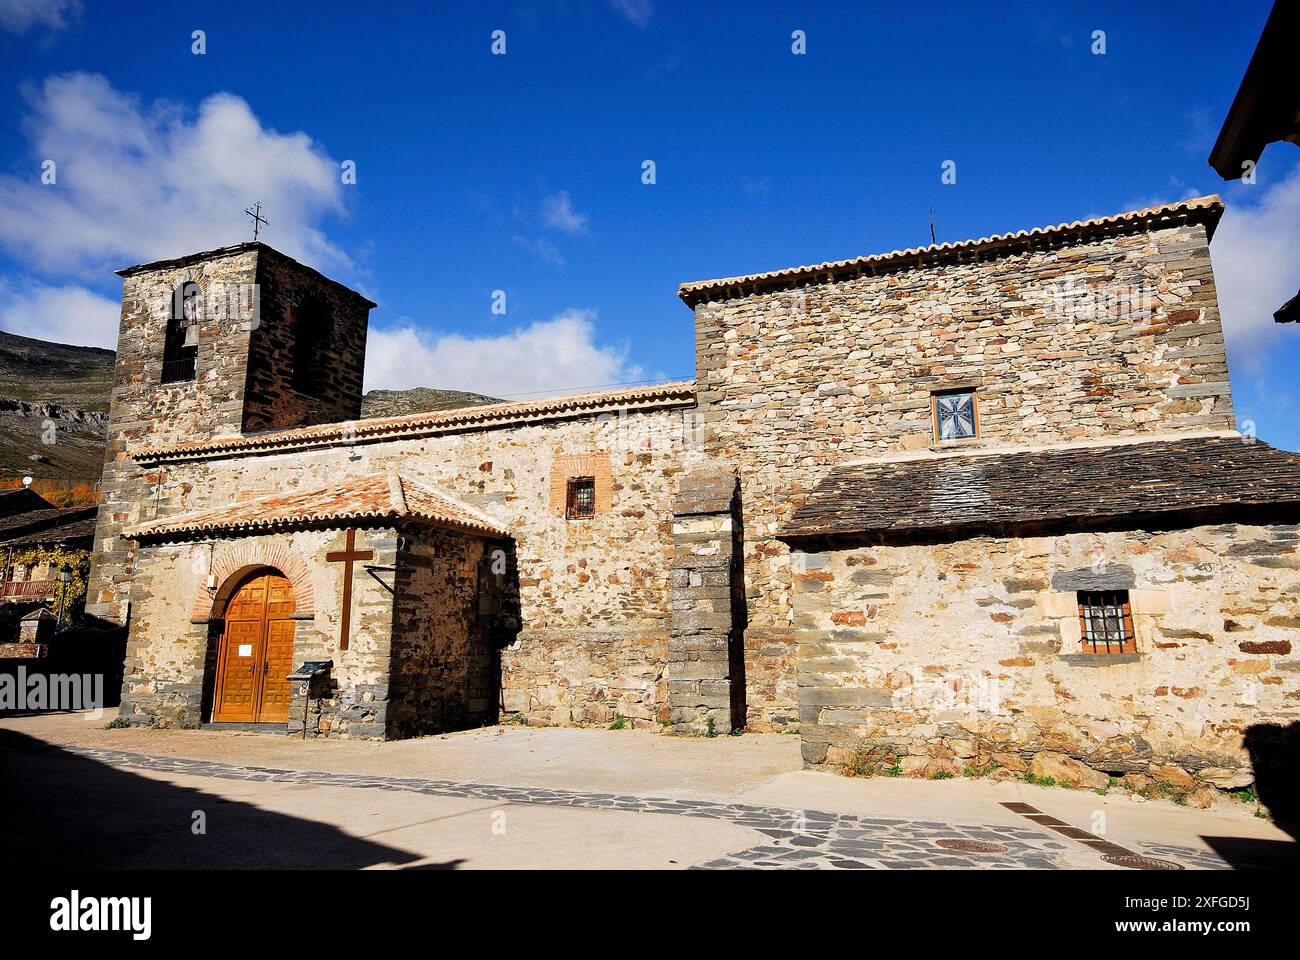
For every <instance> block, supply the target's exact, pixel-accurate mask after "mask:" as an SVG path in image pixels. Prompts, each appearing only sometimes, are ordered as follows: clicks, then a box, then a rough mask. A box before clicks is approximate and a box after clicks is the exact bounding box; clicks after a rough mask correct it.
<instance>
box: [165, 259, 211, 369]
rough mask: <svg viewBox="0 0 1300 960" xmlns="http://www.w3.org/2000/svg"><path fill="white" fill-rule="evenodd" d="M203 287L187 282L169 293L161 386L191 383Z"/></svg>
mask: <svg viewBox="0 0 1300 960" xmlns="http://www.w3.org/2000/svg"><path fill="white" fill-rule="evenodd" d="M202 297H203V288H202V287H200V286H199V285H198V284H197V283H195V282H194V281H193V280H187V281H186V282H184V283H182V284H180V285H179V286H177V287H176V289H175V291H174V292H173V293H172V308H171V311H170V317H169V319H168V321H167V334H166V338H165V339H164V340H163V368H162V382H163V383H181V382H184V381H186V380H193V379H194V373H195V368H196V366H197V362H198V358H199V320H200V319H201V318H200V316H199V314H200V311H201V309H202Z"/></svg>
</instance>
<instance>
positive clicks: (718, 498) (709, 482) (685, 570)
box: [668, 468, 745, 735]
mask: <svg viewBox="0 0 1300 960" xmlns="http://www.w3.org/2000/svg"><path fill="white" fill-rule="evenodd" d="M736 487H737V484H736V476H735V474H732V473H726V472H724V471H719V470H716V469H713V468H704V469H700V470H696V471H694V472H692V473H690V474H688V475H686V476H684V477H683V478H682V481H681V484H680V486H679V489H678V493H677V499H676V501H675V503H674V518H673V543H674V555H673V564H672V600H673V619H672V632H671V633H670V635H669V639H668V702H669V705H670V706H671V708H672V714H671V717H670V719H671V722H672V727H673V730H674V731H675V732H678V733H704V734H714V735H716V734H719V733H730V732H731V731H732V730H733V729H739V728H742V727H744V726H745V705H744V689H745V678H744V674H743V672H742V670H741V666H742V663H741V661H740V660H739V658H740V657H741V656H742V654H741V650H740V645H741V643H742V639H741V638H742V636H743V633H744V628H745V614H744V593H743V572H742V571H741V570H740V566H739V564H740V549H741V546H742V545H741V542H740V540H739V524H738V523H737V522H736V521H737V514H738V507H739V500H738V497H737V493H736Z"/></svg>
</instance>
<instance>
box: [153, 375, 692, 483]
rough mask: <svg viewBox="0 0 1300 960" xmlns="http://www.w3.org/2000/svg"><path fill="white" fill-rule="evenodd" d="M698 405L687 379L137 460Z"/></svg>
mask: <svg viewBox="0 0 1300 960" xmlns="http://www.w3.org/2000/svg"><path fill="white" fill-rule="evenodd" d="M694 403H695V382H694V381H693V380H685V381H680V382H675V383H664V384H660V385H659V386H655V387H631V388H627V389H623V390H607V391H605V392H603V393H580V394H577V395H574V396H568V397H551V398H549V399H546V400H529V401H524V402H514V403H492V404H486V405H484V406H478V407H460V408H458V409H456V410H437V411H433V412H429V413H410V414H404V415H403V416H400V417H378V418H375V419H371V420H352V421H348V422H345V423H325V424H320V425H319V426H315V427H299V428H296V429H293V430H277V431H274V432H269V433H260V434H252V435H248V436H232V437H216V438H214V439H212V440H197V441H192V442H189V443H178V444H174V445H172V446H166V447H156V448H154V449H152V450H144V451H141V452H140V453H138V454H137V455H136V459H137V460H140V461H143V462H150V463H156V462H161V461H172V460H189V459H202V458H206V457H211V456H218V455H222V454H232V453H260V452H271V451H279V450H287V449H301V448H304V447H329V446H336V445H341V444H342V445H346V444H353V443H374V442H376V441H380V440H396V439H402V438H407V437H419V436H428V435H431V434H438V433H454V432H459V431H464V430H480V429H486V428H490V427H501V426H509V425H512V424H519V423H534V422H539V421H545V420H563V419H572V418H574V417H585V416H593V415H596V414H600V413H614V412H617V411H619V410H630V411H635V410H651V409H655V408H658V407H667V406H690V405H692V404H694Z"/></svg>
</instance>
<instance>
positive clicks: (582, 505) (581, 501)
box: [565, 477, 596, 520]
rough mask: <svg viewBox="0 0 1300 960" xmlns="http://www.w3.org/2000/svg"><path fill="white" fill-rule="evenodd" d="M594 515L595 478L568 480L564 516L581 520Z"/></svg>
mask: <svg viewBox="0 0 1300 960" xmlns="http://www.w3.org/2000/svg"><path fill="white" fill-rule="evenodd" d="M595 515H596V478H595V477H573V478H571V479H570V480H569V496H568V509H567V510H566V511H565V516H566V517H568V518H569V519H570V520H581V519H583V518H585V517H594V516H595Z"/></svg>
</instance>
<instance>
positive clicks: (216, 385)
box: [89, 197, 1300, 785]
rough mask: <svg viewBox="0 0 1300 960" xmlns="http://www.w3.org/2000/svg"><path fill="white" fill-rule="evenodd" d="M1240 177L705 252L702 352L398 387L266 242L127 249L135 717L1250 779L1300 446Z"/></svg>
mask: <svg viewBox="0 0 1300 960" xmlns="http://www.w3.org/2000/svg"><path fill="white" fill-rule="evenodd" d="M1222 211H1223V206H1222V203H1221V202H1220V200H1219V199H1218V198H1217V197H1205V198H1201V199H1194V200H1187V201H1183V202H1179V203H1172V204H1168V205H1164V206H1159V207H1153V208H1150V209H1146V210H1140V211H1134V212H1129V213H1124V214H1119V215H1116V216H1110V217H1103V218H1097V219H1092V220H1085V221H1076V222H1072V223H1065V224H1060V225H1058V226H1051V227H1043V228H1038V229H1034V230H1029V231H1020V232H1017V233H1007V234H1001V235H996V236H989V237H984V238H981V239H977V240H968V241H964V242H960V243H944V244H938V245H932V246H929V247H923V248H919V249H909V250H901V251H895V252H892V253H884V254H878V255H872V256H862V257H856V258H853V259H849V260H842V261H837V262H832V263H822V264H817V265H813V266H805V267H794V268H790V269H784V270H777V271H773V272H770V273H759V274H753V275H747V276H739V277H729V278H725V279H719V280H708V281H701V282H693V283H686V284H683V285H682V287H681V288H680V290H679V296H680V298H681V299H682V301H683V302H684V303H685V304H686V305H687V306H688V307H689V308H691V309H692V310H693V311H694V315H695V335H696V379H695V380H694V381H692V382H680V383H667V384H662V385H659V386H651V387H644V388H635V389H624V390H615V391H610V392H604V393H591V394H584V395H579V396H568V397H560V398H556V399H549V400H541V401H536V402H531V401H530V402H520V403H499V404H493V405H490V406H478V407H469V408H463V409H456V410H448V411H440V412H431V413H417V414H412V415H406V416H396V417H385V418H382V419H366V420H361V419H357V418H358V415H359V412H360V407H361V392H362V368H363V360H364V355H365V345H366V327H367V318H368V314H369V311H370V309H371V308H372V307H373V306H374V304H373V303H371V302H370V301H368V300H367V299H366V298H365V297H363V296H361V295H360V294H358V293H356V292H355V291H353V290H350V289H348V288H347V287H345V286H343V285H342V284H340V283H337V282H335V281H332V280H330V279H328V278H326V277H324V276H322V275H321V274H319V273H318V272H316V271H315V270H312V269H310V268H308V267H306V266H304V265H302V264H300V263H297V262H295V261H294V260H292V259H290V258H288V257H286V256H285V255H283V254H281V253H279V252H277V251H276V250H274V249H272V248H271V247H269V246H267V245H265V244H262V243H257V242H254V243H245V244H240V245H237V246H233V247H226V248H223V249H219V250H212V251H207V252H203V253H195V254H190V255H188V256H182V257H178V258H176V259H172V260H165V261H159V262H155V263H146V264H141V265H139V266H135V267H130V268H128V269H125V270H122V271H119V272H120V275H121V276H122V278H123V281H124V286H123V297H122V320H121V330H120V334H119V342H118V351H117V369H116V386H115V389H114V393H113V399H112V410H111V414H110V418H111V424H110V427H109V448H108V456H107V460H106V464H105V469H104V476H103V483H102V492H103V499H102V504H101V507H100V512H99V517H98V525H97V529H96V534H95V559H94V570H93V573H92V582H91V586H90V594H89V600H90V601H91V606H90V607H89V609H90V611H91V612H93V613H95V614H97V615H98V616H100V617H102V618H104V619H107V620H110V621H114V622H117V623H122V624H127V625H128V626H129V640H128V646H127V661H126V665H125V681H124V689H123V705H122V715H123V716H124V717H125V718H126V719H128V720H130V721H132V722H137V723H153V724H157V725H176V726H183V727H197V726H200V725H205V724H218V725H219V724H223V723H236V724H275V725H279V726H280V727H282V728H284V729H286V730H287V731H290V732H301V731H303V730H306V731H308V732H309V733H310V734H312V735H324V736H331V737H375V738H391V737H409V736H417V735H421V734H427V733H433V732H438V731H446V730H454V729H459V728H465V727H470V726H474V725H480V724H488V723H495V722H498V721H502V720H507V719H509V720H519V721H526V722H528V723H534V724H593V725H609V724H611V723H615V722H618V721H620V720H621V721H622V722H621V723H620V725H633V726H636V727H644V728H653V729H658V728H660V727H661V726H662V727H671V728H672V729H673V730H675V731H679V732H695V733H700V734H705V735H710V734H721V733H726V732H729V731H732V730H733V729H740V728H747V729H750V730H794V729H796V728H797V730H798V732H799V734H800V736H801V738H802V741H803V750H804V757H805V760H806V761H807V762H808V763H810V764H821V763H831V764H834V763H842V762H845V760H846V759H847V758H848V757H849V755H850V754H851V753H852V752H853V751H855V750H859V749H861V748H864V747H865V748H870V749H874V750H878V751H884V752H885V753H887V754H888V755H889V757H890V762H891V763H897V764H898V766H900V767H901V768H902V769H903V770H904V771H905V772H920V773H922V774H925V773H929V774H930V775H934V774H935V773H936V772H941V771H944V770H947V771H949V772H951V771H954V770H956V771H959V770H961V769H962V768H963V767H964V766H966V765H969V764H971V763H975V762H984V761H985V759H986V758H987V757H989V756H994V757H997V758H1001V759H1000V760H998V762H999V763H1001V764H1003V765H1006V766H1010V767H1011V768H1012V769H1017V767H1016V764H1017V763H1022V762H1023V760H1024V759H1026V758H1028V757H1030V756H1031V755H1032V754H1033V753H1034V752H1036V751H1040V750H1050V751H1054V752H1058V753H1065V754H1068V755H1070V756H1072V757H1075V758H1077V759H1079V760H1081V761H1083V762H1084V763H1087V764H1089V765H1091V766H1093V767H1095V768H1097V769H1100V770H1106V771H1111V772H1123V771H1128V770H1142V769H1145V768H1146V766H1147V765H1148V764H1150V763H1153V762H1155V763H1166V762H1168V763H1176V764H1179V765H1181V766H1182V767H1183V768H1185V769H1187V770H1190V771H1193V772H1198V773H1199V774H1201V775H1203V776H1202V778H1203V779H1204V780H1206V781H1208V782H1212V783H1219V784H1220V785H1232V784H1237V783H1239V782H1243V781H1242V779H1241V778H1242V777H1243V776H1244V774H1243V773H1242V770H1243V769H1244V768H1245V766H1246V757H1247V755H1246V747H1247V746H1248V745H1249V740H1250V737H1251V736H1252V731H1258V730H1262V729H1274V728H1275V727H1276V726H1277V725H1284V724H1287V723H1290V722H1293V721H1294V719H1295V718H1296V715H1297V713H1298V712H1300V660H1297V659H1295V658H1294V655H1293V653H1292V645H1293V644H1294V643H1295V642H1296V641H1297V640H1300V600H1298V599H1297V588H1298V586H1300V455H1296V454H1291V453H1285V452H1281V451H1278V450H1275V449H1273V448H1271V447H1269V446H1268V445H1267V444H1265V443H1263V442H1262V441H1259V440H1257V439H1255V438H1254V437H1253V436H1251V432H1250V431H1249V430H1247V431H1244V432H1240V433H1239V432H1237V429H1236V426H1237V425H1236V422H1235V420H1234V413H1233V407H1232V400H1231V396H1230V393H1229V387H1228V369H1227V358H1226V355H1225V349H1224V339H1223V332H1222V328H1221V326H1220V317H1219V310H1218V303H1217V300H1216V295H1215V286H1214V278H1213V275H1212V271H1211V265H1210V255H1209V243H1210V240H1211V238H1212V236H1213V233H1214V229H1215V225H1216V224H1217V222H1218V220H1219V217H1220V215H1221V214H1222ZM232 291H233V292H232ZM250 291H251V294H250V295H248V296H245V295H244V293H245V292H250ZM214 303H215V304H216V305H217V306H216V308H214V307H213V304H214ZM223 303H224V304H226V305H227V308H226V309H221V305H222V304H223ZM231 303H237V304H242V305H243V306H244V307H245V309H230V308H229V304H231ZM249 305H251V309H247V307H248V306H249ZM502 389H503V390H504V389H505V388H504V387H503V388H502ZM307 661H316V662H328V664H329V665H328V667H327V668H325V671H326V672H325V673H324V674H322V677H323V678H324V679H323V680H321V681H320V682H318V683H316V684H315V685H314V692H313V688H309V687H308V686H307V685H306V684H300V683H297V682H290V681H289V680H288V679H286V678H287V677H288V676H289V675H290V674H291V673H292V672H293V671H294V670H295V668H297V667H298V666H299V665H300V664H302V663H304V662H307ZM976 758H979V759H978V760H977V759H976ZM1020 769H1023V767H1020ZM1246 779H1248V776H1247V777H1246Z"/></svg>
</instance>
